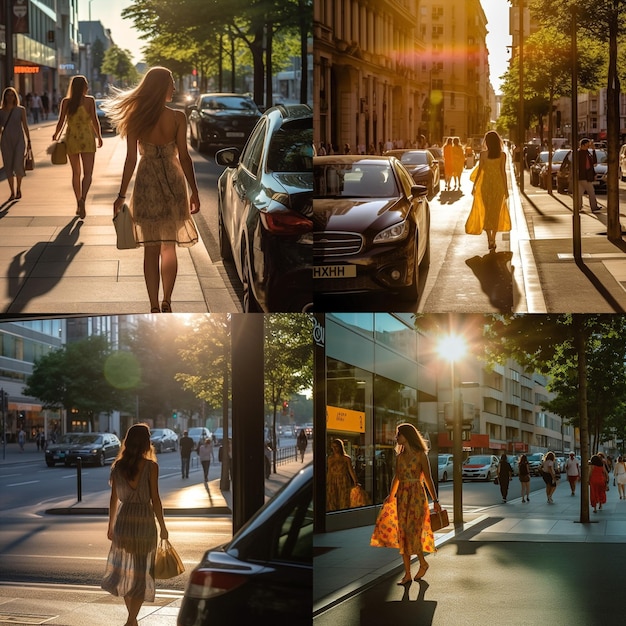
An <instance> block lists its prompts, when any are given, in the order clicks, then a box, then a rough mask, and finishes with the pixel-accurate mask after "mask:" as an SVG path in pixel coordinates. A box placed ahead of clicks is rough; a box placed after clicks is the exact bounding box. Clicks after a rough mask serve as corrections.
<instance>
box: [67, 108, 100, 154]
mask: <svg viewBox="0 0 626 626" xmlns="http://www.w3.org/2000/svg"><path fill="white" fill-rule="evenodd" d="M65 147H66V149H67V153H68V154H79V153H80V152H95V151H96V134H95V132H94V130H93V124H92V123H91V117H90V116H89V113H87V109H85V107H84V106H83V105H82V104H81V105H80V106H79V107H78V109H76V112H75V113H73V114H72V115H68V116H67V130H66V132H65Z"/></svg>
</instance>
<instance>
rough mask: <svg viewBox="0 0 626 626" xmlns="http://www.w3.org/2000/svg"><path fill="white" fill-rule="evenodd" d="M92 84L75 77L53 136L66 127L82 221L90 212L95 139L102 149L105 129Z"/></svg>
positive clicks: (53, 137)
mask: <svg viewBox="0 0 626 626" xmlns="http://www.w3.org/2000/svg"><path fill="white" fill-rule="evenodd" d="M88 90H89V83H88V82H87V79H86V78H85V77H84V76H81V75H80V74H78V75H76V76H73V77H72V80H71V81H70V85H69V87H68V90H67V96H66V97H65V98H63V100H61V110H60V112H59V121H58V122H57V125H56V128H55V130H54V135H52V140H53V141H56V140H57V138H58V137H59V136H60V134H61V131H62V130H63V127H64V126H65V127H66V131H65V148H66V150H67V158H68V159H69V162H70V165H71V166H72V189H73V190H74V196H75V197H76V215H78V217H79V218H80V219H81V220H83V219H85V216H86V214H87V212H86V209H85V203H86V202H87V194H88V193H89V188H90V187H91V181H92V179H93V167H94V163H95V159H96V141H97V145H98V148H102V130H101V128H100V122H99V121H98V114H97V113H96V101H95V100H94V98H93V96H88V95H87V91H88Z"/></svg>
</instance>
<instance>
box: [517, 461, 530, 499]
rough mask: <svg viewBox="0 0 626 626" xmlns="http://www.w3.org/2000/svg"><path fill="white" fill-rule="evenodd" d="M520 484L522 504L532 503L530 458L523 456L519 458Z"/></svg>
mask: <svg viewBox="0 0 626 626" xmlns="http://www.w3.org/2000/svg"><path fill="white" fill-rule="evenodd" d="M518 465H519V483H520V485H521V487H522V502H530V468H529V466H528V457H527V456H526V455H525V454H522V456H520V458H519V464H518Z"/></svg>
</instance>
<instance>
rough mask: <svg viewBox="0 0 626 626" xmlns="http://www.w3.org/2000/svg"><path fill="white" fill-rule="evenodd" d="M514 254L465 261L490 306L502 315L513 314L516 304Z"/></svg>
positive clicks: (486, 255) (494, 254)
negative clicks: (512, 261)
mask: <svg viewBox="0 0 626 626" xmlns="http://www.w3.org/2000/svg"><path fill="white" fill-rule="evenodd" d="M512 259H513V253H512V252H490V253H489V254H485V255H484V256H478V255H477V256H474V257H471V258H470V259H467V260H466V261H465V263H466V265H467V266H468V267H469V268H470V269H471V270H472V272H474V274H475V276H476V278H478V280H479V282H480V286H481V288H482V290H483V292H484V293H485V294H486V295H487V297H488V298H489V302H490V304H491V305H492V306H493V307H495V308H496V309H497V310H498V311H499V312H500V313H511V312H512V311H513V302H514V297H513V296H514V294H513V289H514V286H513V285H514V282H513V271H514V268H513V267H512V266H511V260H512Z"/></svg>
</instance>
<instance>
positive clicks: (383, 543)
mask: <svg viewBox="0 0 626 626" xmlns="http://www.w3.org/2000/svg"><path fill="white" fill-rule="evenodd" d="M370 545H371V546H374V547H375V548H399V547H400V543H399V541H398V509H397V508H396V499H395V498H388V499H387V500H385V502H383V506H382V508H381V509H380V513H379V514H378V518H377V519H376V524H375V525H374V532H373V533H372V538H371V539H370Z"/></svg>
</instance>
